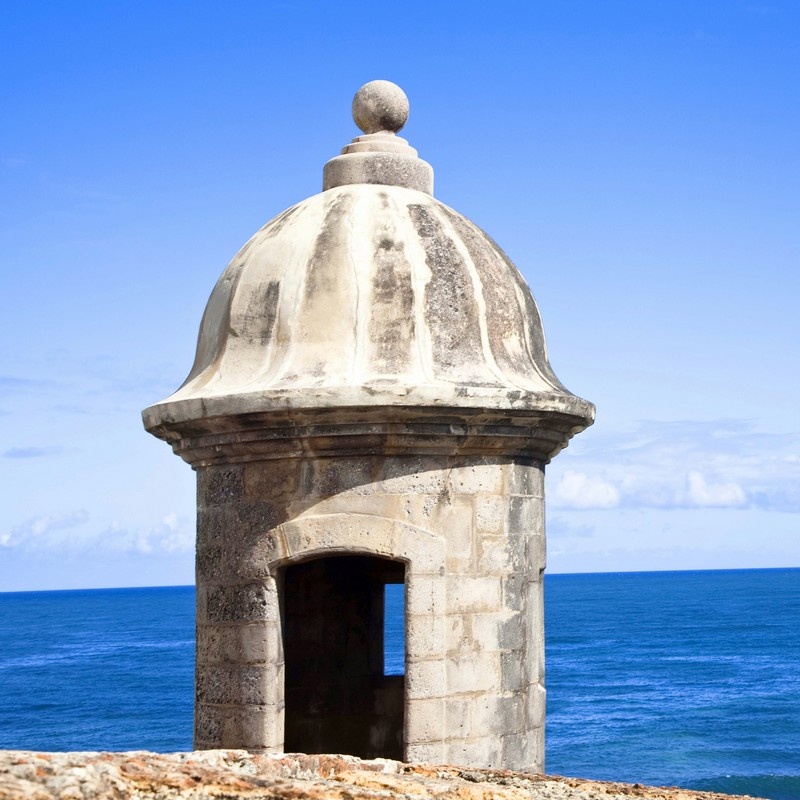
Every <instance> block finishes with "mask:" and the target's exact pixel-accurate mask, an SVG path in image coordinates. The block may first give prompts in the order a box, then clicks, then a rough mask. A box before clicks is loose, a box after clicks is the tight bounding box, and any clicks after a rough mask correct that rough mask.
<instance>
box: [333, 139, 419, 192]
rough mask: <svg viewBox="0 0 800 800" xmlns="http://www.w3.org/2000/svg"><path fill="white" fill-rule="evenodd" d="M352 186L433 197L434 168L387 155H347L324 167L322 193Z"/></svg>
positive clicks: (364, 153)
mask: <svg viewBox="0 0 800 800" xmlns="http://www.w3.org/2000/svg"><path fill="white" fill-rule="evenodd" d="M408 149H409V150H411V149H412V148H408ZM352 183H373V184H380V185H383V186H402V187H403V188H405V189H416V190H417V191H418V192H425V194H430V195H432V194H433V167H432V166H431V165H430V164H429V163H428V162H427V161H423V160H422V159H421V158H414V157H409V156H407V155H399V154H398V153H391V152H385V151H384V152H375V151H367V152H356V153H347V154H345V155H341V156H336V158H332V159H331V160H330V161H328V163H327V164H325V168H324V169H323V171H322V190H323V191H327V190H328V189H334V188H336V187H337V186H348V185H349V184H352Z"/></svg>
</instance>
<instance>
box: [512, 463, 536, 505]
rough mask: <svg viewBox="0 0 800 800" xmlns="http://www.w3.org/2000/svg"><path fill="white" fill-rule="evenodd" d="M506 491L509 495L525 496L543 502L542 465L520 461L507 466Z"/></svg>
mask: <svg viewBox="0 0 800 800" xmlns="http://www.w3.org/2000/svg"><path fill="white" fill-rule="evenodd" d="M506 475H507V479H506V491H507V492H508V494H510V495H526V496H528V497H538V498H540V499H542V500H544V465H543V464H540V463H539V462H536V461H528V462H525V461H521V462H518V463H516V464H512V465H510V466H509V469H508V472H507V473H506Z"/></svg>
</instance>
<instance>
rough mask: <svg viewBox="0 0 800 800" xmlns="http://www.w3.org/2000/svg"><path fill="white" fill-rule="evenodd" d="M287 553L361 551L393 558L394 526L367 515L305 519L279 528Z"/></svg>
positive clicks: (394, 549)
mask: <svg viewBox="0 0 800 800" xmlns="http://www.w3.org/2000/svg"><path fill="white" fill-rule="evenodd" d="M282 531H283V536H284V541H285V542H286V552H287V554H288V555H289V557H299V556H303V555H306V554H308V553H314V552H317V553H318V554H322V553H323V552H325V553H326V554H327V555H330V554H331V553H343V552H344V553H346V552H350V553H353V552H361V553H375V554H377V555H385V556H394V555H395V553H396V552H397V543H396V539H395V535H396V534H395V525H394V521H393V520H391V519H384V518H383V517H369V516H366V515H363V516H359V515H349V514H329V515H321V516H304V517H299V518H298V519H295V520H292V521H291V522H287V523H285V524H284V525H283V526H282Z"/></svg>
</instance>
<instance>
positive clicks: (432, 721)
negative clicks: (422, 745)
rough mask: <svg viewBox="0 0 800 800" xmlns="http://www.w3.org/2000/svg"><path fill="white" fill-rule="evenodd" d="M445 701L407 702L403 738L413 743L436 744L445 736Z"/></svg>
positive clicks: (418, 700) (423, 700)
mask: <svg viewBox="0 0 800 800" xmlns="http://www.w3.org/2000/svg"><path fill="white" fill-rule="evenodd" d="M445 719H446V718H445V701H444V700H441V699H439V698H426V699H414V700H409V701H408V705H407V713H406V730H405V736H406V739H407V740H408V741H413V742H438V741H441V740H442V739H443V738H444V736H445V731H449V728H447V727H445Z"/></svg>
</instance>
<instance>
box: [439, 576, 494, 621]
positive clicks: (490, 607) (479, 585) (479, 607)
mask: <svg viewBox="0 0 800 800" xmlns="http://www.w3.org/2000/svg"><path fill="white" fill-rule="evenodd" d="M446 581H447V613H448V614H474V613H476V612H485V611H499V610H500V608H501V607H502V606H501V605H500V585H501V581H500V579H499V578H495V577H493V576H488V577H472V576H463V575H447V576H446Z"/></svg>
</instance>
